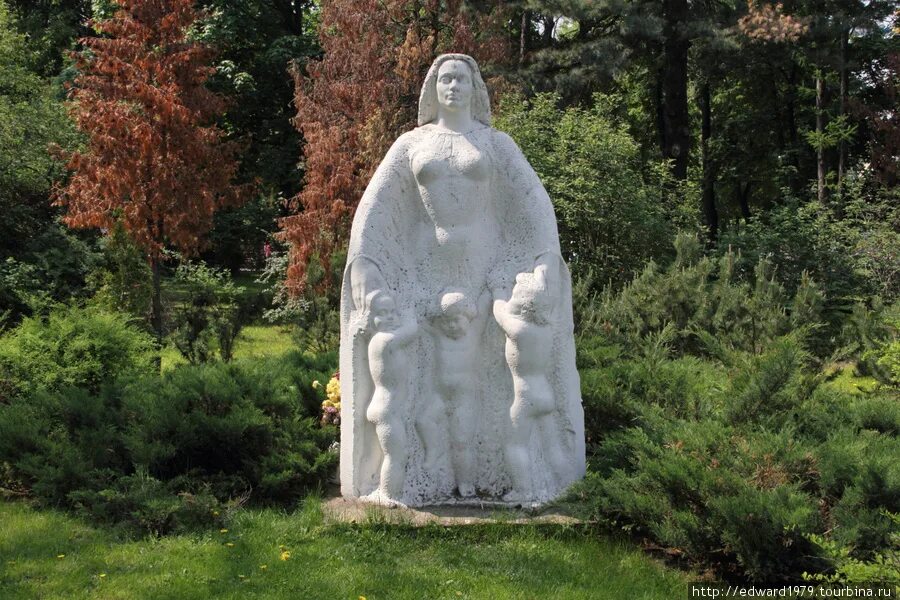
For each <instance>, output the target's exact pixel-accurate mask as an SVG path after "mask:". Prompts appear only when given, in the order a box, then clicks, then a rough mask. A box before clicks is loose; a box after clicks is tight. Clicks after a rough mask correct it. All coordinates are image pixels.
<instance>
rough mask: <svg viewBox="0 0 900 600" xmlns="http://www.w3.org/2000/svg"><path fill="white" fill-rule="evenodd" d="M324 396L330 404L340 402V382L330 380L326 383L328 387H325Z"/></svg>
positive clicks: (333, 379)
mask: <svg viewBox="0 0 900 600" xmlns="http://www.w3.org/2000/svg"><path fill="white" fill-rule="evenodd" d="M325 395H326V396H327V397H328V399H329V400H331V401H332V402H340V401H341V382H340V381H338V380H337V379H335V378H334V377H332V378H331V381H329V382H328V385H327V386H325Z"/></svg>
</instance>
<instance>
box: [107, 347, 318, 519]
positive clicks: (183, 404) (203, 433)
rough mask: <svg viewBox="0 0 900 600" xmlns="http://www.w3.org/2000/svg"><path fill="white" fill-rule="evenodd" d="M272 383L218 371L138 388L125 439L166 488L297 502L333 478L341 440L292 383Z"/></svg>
mask: <svg viewBox="0 0 900 600" xmlns="http://www.w3.org/2000/svg"><path fill="white" fill-rule="evenodd" d="M272 375H273V373H272V371H271V369H267V368H265V367H259V366H253V365H251V366H248V367H242V366H237V365H234V366H231V365H222V364H218V365H217V364H211V365H203V366H200V367H193V368H179V369H175V370H174V371H172V372H170V373H167V374H166V375H164V376H163V377H162V379H161V381H159V383H158V384H156V385H155V386H153V385H148V382H146V381H137V382H135V383H134V384H132V385H130V386H129V387H128V390H127V392H126V394H125V397H124V400H123V405H124V410H125V411H126V414H128V415H129V419H128V422H129V425H128V427H127V429H126V432H125V439H126V444H127V446H128V449H129V451H130V452H131V455H132V456H133V460H134V462H135V464H136V465H138V466H139V467H142V468H146V470H147V472H148V473H149V474H150V475H151V476H153V477H156V478H158V479H161V480H164V481H169V480H172V479H175V478H179V477H189V478H192V479H198V480H200V481H204V482H207V483H209V485H210V486H211V490H212V492H213V494H214V495H215V496H216V497H218V498H223V499H227V498H230V497H234V496H238V495H240V494H243V493H246V492H249V491H250V490H253V492H254V496H253V498H254V500H257V501H261V502H288V503H290V502H292V501H294V500H296V499H297V498H299V497H300V495H301V494H302V493H303V492H304V491H306V490H308V489H309V488H311V487H315V486H316V485H318V484H319V483H321V482H322V481H323V480H324V478H325V477H326V476H328V475H329V474H330V469H331V467H332V466H333V465H334V459H335V457H334V455H333V453H331V452H329V451H328V447H329V445H330V444H331V443H332V441H333V440H334V435H333V432H332V431H330V430H322V429H320V428H319V427H318V426H317V425H316V420H315V416H314V415H315V413H313V414H312V415H311V414H309V413H306V412H305V411H304V408H303V405H302V404H301V402H300V397H301V392H300V391H299V390H298V389H296V388H295V386H294V385H291V382H290V381H289V380H287V379H286V378H284V377H273V376H272ZM310 388H311V386H310Z"/></svg>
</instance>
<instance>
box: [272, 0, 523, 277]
mask: <svg viewBox="0 0 900 600" xmlns="http://www.w3.org/2000/svg"><path fill="white" fill-rule="evenodd" d="M503 14H504V13H503V12H502V11H496V12H490V13H486V14H481V15H479V18H477V19H475V18H473V13H472V12H471V11H470V10H469V7H467V6H466V5H465V4H464V3H463V2H462V1H461V0H456V1H451V2H441V1H439V0H328V1H325V2H322V4H321V13H320V15H319V16H320V20H321V21H320V28H319V36H320V37H319V39H320V43H321V46H322V50H323V58H322V60H320V61H313V62H311V63H309V65H308V66H307V69H306V71H305V72H303V71H301V70H300V69H297V70H295V75H294V76H295V82H296V95H295V99H294V101H295V104H296V106H297V116H296V118H295V119H294V124H295V126H296V127H297V128H298V129H299V130H300V131H301V132H302V134H303V136H304V138H305V140H306V146H305V148H304V158H303V162H304V167H305V186H304V188H303V190H302V191H301V192H300V193H299V194H298V195H297V196H295V197H294V198H293V199H292V201H291V207H292V209H293V210H294V211H296V214H294V215H292V216H290V217H287V218H285V219H282V221H281V228H282V237H283V239H284V240H286V241H288V242H290V244H291V260H290V266H289V267H288V277H287V284H288V287H289V289H292V290H293V291H294V292H297V291H299V290H301V289H302V288H303V287H304V286H305V285H306V284H307V283H308V282H307V279H306V275H307V265H308V264H309V261H310V260H312V259H314V258H316V259H318V260H319V261H321V262H322V264H323V266H325V267H326V269H325V271H326V272H328V271H329V264H330V263H329V261H330V257H331V254H332V252H333V250H334V249H335V248H336V247H337V246H338V245H339V243H340V242H341V241H342V240H343V239H344V238H345V236H346V235H347V233H348V232H349V224H350V219H351V218H352V216H353V212H354V210H355V208H356V204H357V202H359V199H360V197H361V196H362V193H363V191H364V189H365V186H366V183H367V182H368V180H369V178H370V177H371V174H372V172H373V171H374V169H375V167H376V166H377V164H378V161H379V160H381V157H382V156H383V155H384V153H385V152H386V151H387V149H388V147H389V145H390V144H391V142H392V141H393V140H394V139H395V138H396V137H397V136H398V135H399V133H401V132H402V131H404V130H407V129H409V128H411V127H413V126H414V125H415V115H416V99H417V98H418V95H419V86H420V85H421V82H422V79H423V78H424V75H425V72H426V70H427V68H428V66H429V65H430V64H431V62H432V60H433V59H434V58H435V57H436V56H437V55H438V54H440V53H441V52H443V51H453V52H464V53H468V54H471V55H473V56H474V57H475V58H476V59H481V60H483V61H484V62H486V63H487V62H497V60H498V59H500V60H503V59H504V58H505V57H507V56H510V55H511V53H510V52H509V51H508V44H507V42H508V37H506V34H505V33H498V32H501V31H502V28H503V26H505V24H506V21H505V19H503V18H502V15H503ZM476 23H477V25H476ZM326 281H327V279H326Z"/></svg>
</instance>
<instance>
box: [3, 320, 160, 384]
mask: <svg viewBox="0 0 900 600" xmlns="http://www.w3.org/2000/svg"><path fill="white" fill-rule="evenodd" d="M152 349H153V344H152V341H151V340H150V338H149V336H147V335H146V334H145V333H144V332H142V331H140V330H138V329H136V328H134V327H132V326H130V325H129V324H128V322H127V318H126V317H125V316H124V315H122V314H120V313H111V312H107V311H104V310H102V309H98V308H77V307H71V308H65V307H61V308H57V309H54V310H53V311H52V312H51V313H50V314H49V315H48V316H47V317H46V318H40V317H29V318H27V319H25V320H24V321H23V322H22V324H21V325H19V326H18V327H17V328H16V329H14V330H12V331H10V332H8V333H7V334H6V335H4V336H3V337H0V386H2V390H3V391H2V398H0V400H2V399H9V398H11V397H28V396H29V395H31V394H33V393H35V392H37V391H39V390H50V391H57V390H61V389H63V388H64V387H68V386H77V387H84V388H87V389H89V390H91V391H95V392H96V391H98V390H99V389H100V387H101V386H102V384H103V383H104V382H105V381H109V380H112V379H114V378H116V377H118V376H119V375H125V374H134V373H142V372H147V371H148V369H150V367H151V363H152V357H153V352H152Z"/></svg>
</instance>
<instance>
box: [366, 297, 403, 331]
mask: <svg viewBox="0 0 900 600" xmlns="http://www.w3.org/2000/svg"><path fill="white" fill-rule="evenodd" d="M368 300H369V303H368V304H369V314H370V318H371V322H372V325H373V326H374V327H375V331H393V330H394V329H396V328H397V327H398V326H399V325H400V314H399V313H398V312H397V303H396V302H394V299H393V298H392V297H391V295H390V294H388V293H387V292H384V291H381V290H378V291H375V292H372V293H371V294H370V295H369V299H368Z"/></svg>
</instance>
